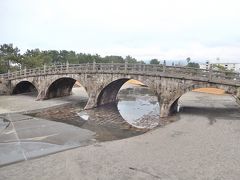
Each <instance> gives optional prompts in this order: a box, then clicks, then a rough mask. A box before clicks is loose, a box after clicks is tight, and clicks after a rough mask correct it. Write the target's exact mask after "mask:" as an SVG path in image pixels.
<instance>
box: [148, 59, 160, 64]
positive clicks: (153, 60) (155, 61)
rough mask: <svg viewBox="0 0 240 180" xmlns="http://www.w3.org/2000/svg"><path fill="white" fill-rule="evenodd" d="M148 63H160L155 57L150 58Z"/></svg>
mask: <svg viewBox="0 0 240 180" xmlns="http://www.w3.org/2000/svg"><path fill="white" fill-rule="evenodd" d="M150 64H160V61H159V60H157V59H152V60H151V61H150Z"/></svg>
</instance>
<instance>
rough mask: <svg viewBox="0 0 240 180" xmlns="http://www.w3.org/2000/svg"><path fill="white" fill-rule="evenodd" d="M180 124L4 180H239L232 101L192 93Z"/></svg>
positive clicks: (20, 167) (239, 135)
mask: <svg viewBox="0 0 240 180" xmlns="http://www.w3.org/2000/svg"><path fill="white" fill-rule="evenodd" d="M180 105H181V110H182V111H181V112H180V113H178V114H177V115H176V118H178V119H179V120H178V121H176V122H174V123H170V124H168V125H167V126H164V127H159V128H156V129H155V130H153V131H150V132H148V133H144V134H142V135H139V136H135V137H132V138H126V139H122V140H118V141H108V142H101V143H96V144H93V145H89V146H85V147H80V148H77V149H73V150H68V151H64V152H60V153H57V154H54V155H50V156H45V157H42V158H38V159H32V160H29V161H24V162H21V163H17V164H13V165H9V166H5V167H2V168H1V169H0V177H1V178H3V179H24V180H27V179H34V178H35V179H36V177H37V178H38V179H58V180H59V179H64V180H65V179H99V180H101V179H104V180H106V179H149V180H155V179H163V180H176V179H179V180H192V179H195V180H203V179H205V180H208V179H209V180H210V179H215V180H217V179H218V180H226V179H227V180H239V177H240V171H239V167H240V141H239V139H240V118H239V116H240V109H239V105H238V104H237V103H236V101H235V99H234V98H233V97H232V96H230V95H223V96H222V95H209V94H203V93H196V92H191V93H188V94H186V95H184V96H183V97H182V98H181V99H180Z"/></svg>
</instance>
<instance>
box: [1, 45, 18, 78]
mask: <svg viewBox="0 0 240 180" xmlns="http://www.w3.org/2000/svg"><path fill="white" fill-rule="evenodd" d="M20 60H21V55H20V50H19V49H18V47H13V44H3V45H0V73H5V72H7V71H8V70H11V69H12V68H16V67H18V66H19V62H20Z"/></svg>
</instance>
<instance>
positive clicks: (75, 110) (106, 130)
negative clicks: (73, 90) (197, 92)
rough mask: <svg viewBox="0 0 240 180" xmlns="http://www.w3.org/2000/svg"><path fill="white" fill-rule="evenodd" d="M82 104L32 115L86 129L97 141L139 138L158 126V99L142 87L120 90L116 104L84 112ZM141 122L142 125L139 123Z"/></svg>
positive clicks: (83, 103) (83, 104) (82, 102)
mask: <svg viewBox="0 0 240 180" xmlns="http://www.w3.org/2000/svg"><path fill="white" fill-rule="evenodd" d="M85 104H86V100H83V101H81V102H80V103H77V104H69V105H65V106H62V107H54V108H49V109H47V110H43V111H41V112H39V113H35V114H32V115H33V116H35V117H40V118H43V119H48V120H53V121H58V122H63V123H67V124H71V125H74V126H77V127H80V128H83V129H88V130H90V131H93V132H95V133H96V135H95V139H96V140H97V141H107V140H116V139H123V138H127V137H131V136H135V135H139V134H142V133H144V132H146V131H148V130H149V128H152V127H154V126H157V125H158V122H159V105H158V102H157V97H156V96H155V95H154V94H153V93H152V92H151V91H149V90H148V89H147V88H146V87H142V86H132V87H130V88H123V89H121V90H120V92H119V94H118V101H117V102H116V103H112V104H108V105H104V106H100V107H98V108H94V109H90V110H83V108H84V106H85ZM141 121H143V122H142V123H140V122H141ZM146 122H147V123H146Z"/></svg>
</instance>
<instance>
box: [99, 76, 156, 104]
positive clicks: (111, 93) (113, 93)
mask: <svg viewBox="0 0 240 180" xmlns="http://www.w3.org/2000/svg"><path fill="white" fill-rule="evenodd" d="M129 80H137V81H139V82H140V83H143V84H144V85H146V86H147V87H148V88H149V89H150V90H151V91H152V90H153V89H152V88H151V87H150V86H148V85H147V84H148V83H147V82H142V81H141V80H138V79H137V78H136V79H135V78H133V77H122V78H118V79H115V80H113V81H111V82H110V83H108V84H107V85H105V86H104V87H103V88H102V90H101V91H100V93H99V94H98V97H97V104H96V105H97V106H100V105H104V104H109V103H112V102H115V101H116V100H117V95H118V92H119V90H120V89H121V87H122V86H123V84H125V83H126V82H127V81H129Z"/></svg>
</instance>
